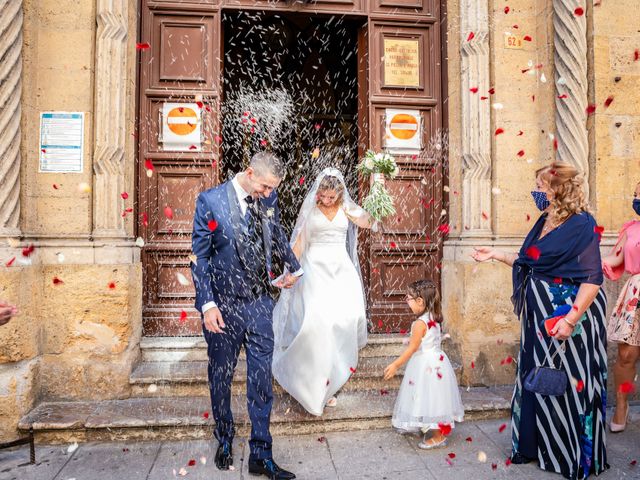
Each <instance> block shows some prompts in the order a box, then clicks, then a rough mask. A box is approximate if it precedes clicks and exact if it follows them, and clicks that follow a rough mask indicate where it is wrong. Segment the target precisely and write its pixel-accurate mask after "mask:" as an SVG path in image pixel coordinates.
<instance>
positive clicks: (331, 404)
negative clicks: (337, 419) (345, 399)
mask: <svg viewBox="0 0 640 480" xmlns="http://www.w3.org/2000/svg"><path fill="white" fill-rule="evenodd" d="M337 405H338V398H337V397H335V396H334V397H331V398H330V399H329V400H327V405H326V406H327V407H332V408H333V407H335V406H337Z"/></svg>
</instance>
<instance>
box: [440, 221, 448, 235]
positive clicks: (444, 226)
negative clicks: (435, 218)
mask: <svg viewBox="0 0 640 480" xmlns="http://www.w3.org/2000/svg"><path fill="white" fill-rule="evenodd" d="M438 231H440V232H442V233H444V234H445V235H446V234H448V233H449V232H450V231H451V227H450V226H449V224H448V223H443V224H441V225H438Z"/></svg>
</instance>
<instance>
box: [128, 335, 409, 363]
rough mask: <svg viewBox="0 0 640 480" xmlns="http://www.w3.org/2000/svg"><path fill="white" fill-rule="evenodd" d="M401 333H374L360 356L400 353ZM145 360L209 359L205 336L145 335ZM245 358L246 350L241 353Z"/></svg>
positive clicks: (402, 338)
mask: <svg viewBox="0 0 640 480" xmlns="http://www.w3.org/2000/svg"><path fill="white" fill-rule="evenodd" d="M405 338H407V336H406V335H401V334H388V335H387V334H372V335H369V338H368V342H367V345H366V346H365V347H364V348H363V349H362V350H360V353H359V355H360V357H361V358H362V357H380V356H386V355H400V354H401V353H402V350H403V348H404V345H403V340H404V339H405ZM140 350H141V354H142V361H143V362H198V361H206V360H207V343H206V342H205V340H204V337H202V336H198V337H143V338H142V340H141V341H140ZM240 357H241V358H244V351H242V352H241V353H240Z"/></svg>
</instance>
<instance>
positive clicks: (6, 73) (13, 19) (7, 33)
mask: <svg viewBox="0 0 640 480" xmlns="http://www.w3.org/2000/svg"><path fill="white" fill-rule="evenodd" d="M21 93H22V0H0V236H16V235H19V234H20V116H21V108H20V96H21Z"/></svg>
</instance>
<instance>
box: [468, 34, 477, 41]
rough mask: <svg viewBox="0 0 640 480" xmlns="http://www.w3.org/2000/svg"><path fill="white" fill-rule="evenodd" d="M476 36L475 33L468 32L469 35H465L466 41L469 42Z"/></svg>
mask: <svg viewBox="0 0 640 480" xmlns="http://www.w3.org/2000/svg"><path fill="white" fill-rule="evenodd" d="M475 36H476V34H475V33H473V32H469V36H467V42H470V41H471V40H473V38H474V37H475Z"/></svg>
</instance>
